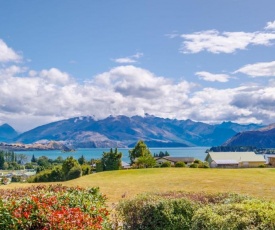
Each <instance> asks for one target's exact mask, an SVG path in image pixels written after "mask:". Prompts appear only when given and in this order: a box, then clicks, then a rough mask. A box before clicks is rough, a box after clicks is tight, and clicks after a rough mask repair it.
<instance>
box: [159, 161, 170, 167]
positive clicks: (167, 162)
mask: <svg viewBox="0 0 275 230" xmlns="http://www.w3.org/2000/svg"><path fill="white" fill-rule="evenodd" d="M160 167H162V168H167V167H171V162H169V161H165V162H163V163H162V164H161V166H160Z"/></svg>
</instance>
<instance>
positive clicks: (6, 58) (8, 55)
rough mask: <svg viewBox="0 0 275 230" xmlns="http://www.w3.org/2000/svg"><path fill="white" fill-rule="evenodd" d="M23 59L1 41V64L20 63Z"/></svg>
mask: <svg viewBox="0 0 275 230" xmlns="http://www.w3.org/2000/svg"><path fill="white" fill-rule="evenodd" d="M21 59H22V57H21V56H20V55H19V54H17V53H16V52H15V51H14V50H13V49H12V48H10V47H8V46H7V44H6V43H5V42H4V41H3V40H2V39H0V63H1V62H19V61H21Z"/></svg>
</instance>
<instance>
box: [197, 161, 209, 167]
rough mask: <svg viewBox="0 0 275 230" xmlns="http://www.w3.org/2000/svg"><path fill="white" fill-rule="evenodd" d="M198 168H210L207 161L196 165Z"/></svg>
mask: <svg viewBox="0 0 275 230" xmlns="http://www.w3.org/2000/svg"><path fill="white" fill-rule="evenodd" d="M198 168H210V166H209V163H208V162H207V161H205V162H201V163H200V164H199V165H198Z"/></svg>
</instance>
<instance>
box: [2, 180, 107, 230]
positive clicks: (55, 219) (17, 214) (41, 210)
mask: <svg viewBox="0 0 275 230" xmlns="http://www.w3.org/2000/svg"><path fill="white" fill-rule="evenodd" d="M0 198H1V200H0V229H24V230H25V229H26V230H27V229H37V230H38V229H43V230H53V229H56V230H57V229H58V230H59V229H70V230H74V229H77V230H79V229H85V230H86V229H103V228H105V227H106V226H107V225H108V216H109V213H108V211H107V209H106V206H105V201H106V198H105V196H102V195H101V194H100V193H99V189H98V188H89V189H83V188H79V187H77V188H70V187H65V186H62V185H50V186H32V187H29V188H20V189H13V190H6V189H3V190H0Z"/></svg>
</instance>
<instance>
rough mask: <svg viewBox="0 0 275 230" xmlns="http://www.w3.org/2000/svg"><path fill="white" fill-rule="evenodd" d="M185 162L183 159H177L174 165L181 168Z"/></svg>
mask: <svg viewBox="0 0 275 230" xmlns="http://www.w3.org/2000/svg"><path fill="white" fill-rule="evenodd" d="M185 166H186V165H185V163H184V162H183V161H178V162H177V163H176V164H175V167H178V168H183V167H185Z"/></svg>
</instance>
